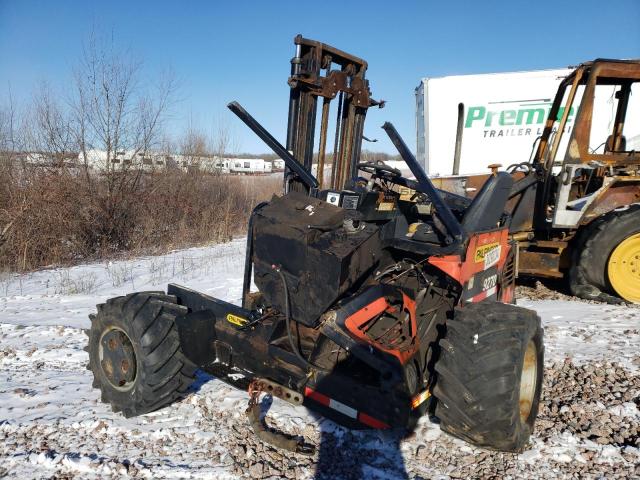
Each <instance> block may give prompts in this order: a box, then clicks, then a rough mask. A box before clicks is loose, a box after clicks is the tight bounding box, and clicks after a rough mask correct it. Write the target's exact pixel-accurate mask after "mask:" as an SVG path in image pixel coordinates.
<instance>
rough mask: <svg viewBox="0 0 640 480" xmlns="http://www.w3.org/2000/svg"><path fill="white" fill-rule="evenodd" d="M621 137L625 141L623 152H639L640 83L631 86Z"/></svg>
mask: <svg viewBox="0 0 640 480" xmlns="http://www.w3.org/2000/svg"><path fill="white" fill-rule="evenodd" d="M622 136H623V137H624V139H625V141H626V148H625V151H627V152H632V151H633V152H640V82H635V83H633V84H632V85H631V93H630V94H629V103H628V104H627V112H626V115H625V121H624V126H623V127H622Z"/></svg>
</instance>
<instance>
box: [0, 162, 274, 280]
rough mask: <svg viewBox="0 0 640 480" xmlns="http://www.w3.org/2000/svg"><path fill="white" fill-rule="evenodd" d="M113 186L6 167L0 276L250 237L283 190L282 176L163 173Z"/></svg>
mask: <svg viewBox="0 0 640 480" xmlns="http://www.w3.org/2000/svg"><path fill="white" fill-rule="evenodd" d="M0 163H2V159H1V158H0ZM134 174H135V172H126V173H122V174H121V175H134ZM116 175H117V174H116ZM116 180H117V182H120V181H121V179H116ZM113 183H114V178H107V177H104V176H100V175H92V176H87V175H83V174H80V173H78V172H73V171H65V170H60V169H58V170H55V169H42V168H34V167H31V168H30V167H24V166H17V165H15V164H14V165H9V164H8V162H4V163H2V165H0V230H1V229H2V226H3V225H7V224H9V223H10V222H11V228H10V229H9V231H8V233H7V235H6V239H5V241H4V244H3V245H0V271H26V270H33V269H36V268H39V267H42V266H48V265H69V264H74V263H78V262H81V261H87V260H98V259H105V258H113V257H116V256H120V255H121V254H132V255H138V254H142V253H157V252H162V251H166V250H169V249H173V248H181V247H186V246H192V245H199V244H203V243H208V242H224V241H228V240H229V239H230V238H231V237H232V236H233V235H237V234H241V233H243V232H244V231H245V229H246V222H247V218H248V215H249V213H250V211H251V209H252V208H253V206H254V205H255V204H256V203H258V202H260V201H263V200H267V199H269V198H270V197H271V195H272V194H273V193H275V192H278V191H279V190H280V185H281V178H280V176H269V177H233V176H219V175H211V174H206V173H203V172H182V171H162V172H157V173H145V174H142V175H140V174H139V172H138V173H137V178H136V179H135V182H133V181H132V182H129V183H127V185H128V186H127V188H122V189H119V190H115V191H114V189H113V188H110V186H112V185H113ZM122 183H124V182H122ZM126 276H127V275H126V272H114V281H115V282H117V281H123V282H126V281H127V279H126Z"/></svg>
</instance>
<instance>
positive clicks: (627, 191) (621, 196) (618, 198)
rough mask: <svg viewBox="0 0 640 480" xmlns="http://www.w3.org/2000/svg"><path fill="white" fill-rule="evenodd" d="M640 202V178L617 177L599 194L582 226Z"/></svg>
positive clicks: (587, 212) (588, 210)
mask: <svg viewBox="0 0 640 480" xmlns="http://www.w3.org/2000/svg"><path fill="white" fill-rule="evenodd" d="M638 202H640V177H629V178H625V177H617V178H616V179H615V180H614V181H613V182H611V183H610V184H609V185H607V186H606V187H605V189H604V190H603V191H602V192H600V193H599V194H598V198H596V199H595V200H594V201H593V203H591V205H590V206H589V208H588V209H587V211H586V212H585V214H584V216H583V217H582V225H585V224H588V223H590V222H592V221H593V220H595V219H596V218H598V217H600V216H601V215H604V214H606V213H609V212H611V211H613V210H615V209H616V208H621V207H624V206H627V205H631V204H632V203H638Z"/></svg>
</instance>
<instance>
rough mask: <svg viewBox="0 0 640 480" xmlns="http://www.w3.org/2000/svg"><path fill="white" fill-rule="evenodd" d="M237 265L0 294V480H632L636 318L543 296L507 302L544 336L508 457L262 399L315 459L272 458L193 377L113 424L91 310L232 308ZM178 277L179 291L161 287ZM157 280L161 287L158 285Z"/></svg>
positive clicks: (231, 404)
mask: <svg viewBox="0 0 640 480" xmlns="http://www.w3.org/2000/svg"><path fill="white" fill-rule="evenodd" d="M179 255H183V257H179ZM242 255H243V244H242V240H239V241H237V242H232V244H228V245H226V246H224V247H212V248H211V249H210V251H209V250H206V249H200V250H198V251H189V252H188V253H186V254H185V253H177V254H173V257H167V258H158V257H156V258H148V259H140V260H139V261H136V262H135V263H130V264H128V265H125V266H126V269H125V268H124V267H122V265H120V264H114V265H109V266H108V268H105V267H104V266H100V265H90V266H86V267H74V269H68V270H67V271H66V273H65V277H64V278H65V279H71V280H72V281H76V282H80V280H81V279H86V278H87V275H88V274H91V275H93V276H92V277H91V278H92V280H93V281H94V283H95V291H93V292H91V293H85V294H81V293H68V294H60V293H53V294H52V293H46V294H40V293H38V292H39V291H40V290H41V289H42V288H43V285H46V286H47V287H48V286H49V285H50V284H53V283H54V282H55V279H56V278H58V276H60V275H61V271H60V270H57V271H50V272H39V273H38V274H34V275H33V276H32V277H29V278H22V279H19V282H18V281H15V283H13V284H12V285H14V286H13V287H12V286H11V285H8V286H6V289H5V291H6V292H8V294H7V295H6V296H5V297H4V298H3V297H0V319H1V320H0V477H2V476H7V477H11V478H21V479H22V478H104V477H116V476H117V477H120V476H122V477H124V476H129V477H133V478H229V479H236V478H296V479H298V478H299V479H308V478H327V479H329V478H331V479H334V478H335V479H339V478H345V479H352V478H353V479H356V478H380V479H402V478H412V479H427V478H429V479H431V478H496V477H500V478H550V479H551V478H585V477H586V478H634V477H635V478H640V467H639V465H640V443H639V430H640V355H639V352H640V310H639V309H638V307H637V306H612V305H603V304H595V303H593V302H582V301H576V299H574V298H572V297H569V296H567V295H563V294H560V293H557V292H555V291H552V290H549V289H548V288H547V287H545V286H543V285H538V286H536V285H535V284H534V285H533V286H525V287H519V288H518V290H519V293H520V296H521V297H523V299H522V301H521V302H519V303H521V304H522V305H524V306H526V307H528V308H533V309H535V310H537V311H538V313H539V314H540V315H541V317H542V320H543V325H544V327H545V337H546V341H545V343H546V364H545V383H544V389H543V401H542V405H541V409H540V415H539V418H538V422H537V424H536V431H535V433H534V435H533V436H532V438H531V442H530V445H529V446H528V447H527V449H526V450H525V451H524V452H523V453H521V454H519V455H516V454H505V453H500V452H492V451H487V450H482V449H477V448H474V447H471V446H469V445H468V444H466V443H464V442H462V441H460V440H457V439H455V438H452V437H451V436H449V435H447V434H445V433H443V432H441V430H440V428H439V426H438V424H437V422H436V420H435V419H429V418H426V417H425V418H423V419H421V421H420V422H419V424H418V426H417V428H416V429H415V431H414V432H412V433H411V434H410V435H408V436H404V437H403V435H402V434H401V433H399V432H355V431H349V430H346V429H343V428H341V427H339V426H337V425H336V424H334V423H333V422H331V421H329V420H326V419H324V418H322V417H319V416H318V415H316V414H314V413H313V412H310V411H307V410H306V409H304V408H295V407H293V406H290V405H288V404H286V403H284V402H282V401H280V400H278V399H275V400H273V402H272V405H270V406H269V403H270V402H269V399H264V400H263V408H264V410H265V411H266V410H267V409H268V418H269V421H270V422H272V423H273V424H274V425H277V426H278V427H280V428H282V429H284V430H286V431H288V432H291V433H293V434H296V435H303V436H304V437H305V438H307V439H308V440H309V441H311V442H312V443H314V444H315V445H316V446H317V453H316V454H315V455H314V456H312V457H304V456H300V455H292V454H283V452H281V451H278V450H276V449H274V448H272V447H270V446H268V445H264V444H262V443H259V442H257V441H256V439H255V437H254V436H253V435H252V434H251V432H250V430H249V427H248V424H247V421H246V418H245V417H244V413H243V412H244V409H245V408H246V402H247V394H246V392H244V391H242V390H239V389H235V388H233V387H232V386H230V385H229V384H228V383H225V382H223V381H221V380H220V379H218V378H214V377H210V376H207V375H205V374H200V375H199V377H198V381H197V382H196V385H195V386H194V388H193V389H192V391H191V393H190V394H189V396H188V397H187V398H185V399H184V400H183V401H181V402H178V403H176V404H174V405H171V406H169V407H167V408H164V409H162V410H160V411H158V412H154V413H152V414H148V415H144V416H142V417H136V418H132V419H125V418H123V417H122V416H120V415H118V414H114V413H112V412H111V411H110V409H109V408H108V407H107V406H105V405H104V404H102V403H100V401H99V398H98V393H97V391H96V390H92V389H91V387H90V385H91V375H90V373H89V372H88V371H86V370H85V368H84V366H85V365H86V362H87V357H86V353H85V352H84V351H83V350H82V348H83V347H84V345H85V343H86V336H85V335H84V332H83V328H86V326H87V314H88V313H89V312H90V311H92V309H93V308H94V307H93V305H94V304H95V303H97V302H98V301H102V300H103V299H104V298H106V297H109V296H113V295H117V294H122V293H124V292H126V291H128V290H132V289H136V290H143V289H146V290H150V289H155V288H158V287H160V286H161V285H162V284H164V283H166V282H167V281H179V282H182V283H187V284H190V285H193V286H194V287H196V288H199V289H201V290H204V291H208V292H210V293H212V294H214V295H216V296H219V297H221V298H226V299H229V300H233V299H237V297H238V294H239V292H240V289H241V283H242V278H241V264H242ZM185 258H186V259H185ZM189 259H193V260H189ZM203 259H205V260H206V261H203ZM198 265H205V266H206V268H205V267H197V266H198ZM178 266H180V268H181V269H182V270H181V271H182V272H183V275H184V276H185V277H186V278H176V277H175V272H176V271H178ZM185 266H186V267H185ZM187 267H188V268H187ZM120 268H122V269H123V270H126V272H127V275H128V276H127V278H128V280H127V282H130V283H131V285H127V284H125V285H120V284H118V285H116V283H117V282H116V281H115V280H114V278H113V275H114V274H113V273H109V272H119V270H117V269H120ZM158 268H161V269H162V268H164V269H165V271H168V272H171V274H170V276H168V278H166V277H161V276H158V273H157V272H158ZM197 268H201V270H197ZM103 271H106V272H107V273H108V274H110V275H112V277H103V276H102V275H103V273H102V272H103ZM212 272H216V276H217V278H218V280H216V282H212V281H211V273H212ZM134 283H135V286H134ZM11 288H14V289H18V288H19V291H16V290H14V291H13V293H12V291H11ZM233 379H235V380H238V377H237V375H235V376H233ZM227 380H231V379H229V378H228V379H227ZM240 381H241V380H240Z"/></svg>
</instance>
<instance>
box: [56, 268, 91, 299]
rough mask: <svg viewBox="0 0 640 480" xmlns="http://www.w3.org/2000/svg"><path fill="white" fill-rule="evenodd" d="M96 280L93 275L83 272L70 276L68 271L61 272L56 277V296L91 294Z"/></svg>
mask: <svg viewBox="0 0 640 480" xmlns="http://www.w3.org/2000/svg"><path fill="white" fill-rule="evenodd" d="M97 282H98V278H97V277H96V275H95V274H94V273H91V272H84V273H80V274H78V275H77V276H75V277H73V276H71V273H70V272H69V270H62V271H61V272H60V273H59V274H58V276H57V282H56V285H55V293H56V295H82V294H89V293H93V292H94V291H95V289H96V284H97Z"/></svg>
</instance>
